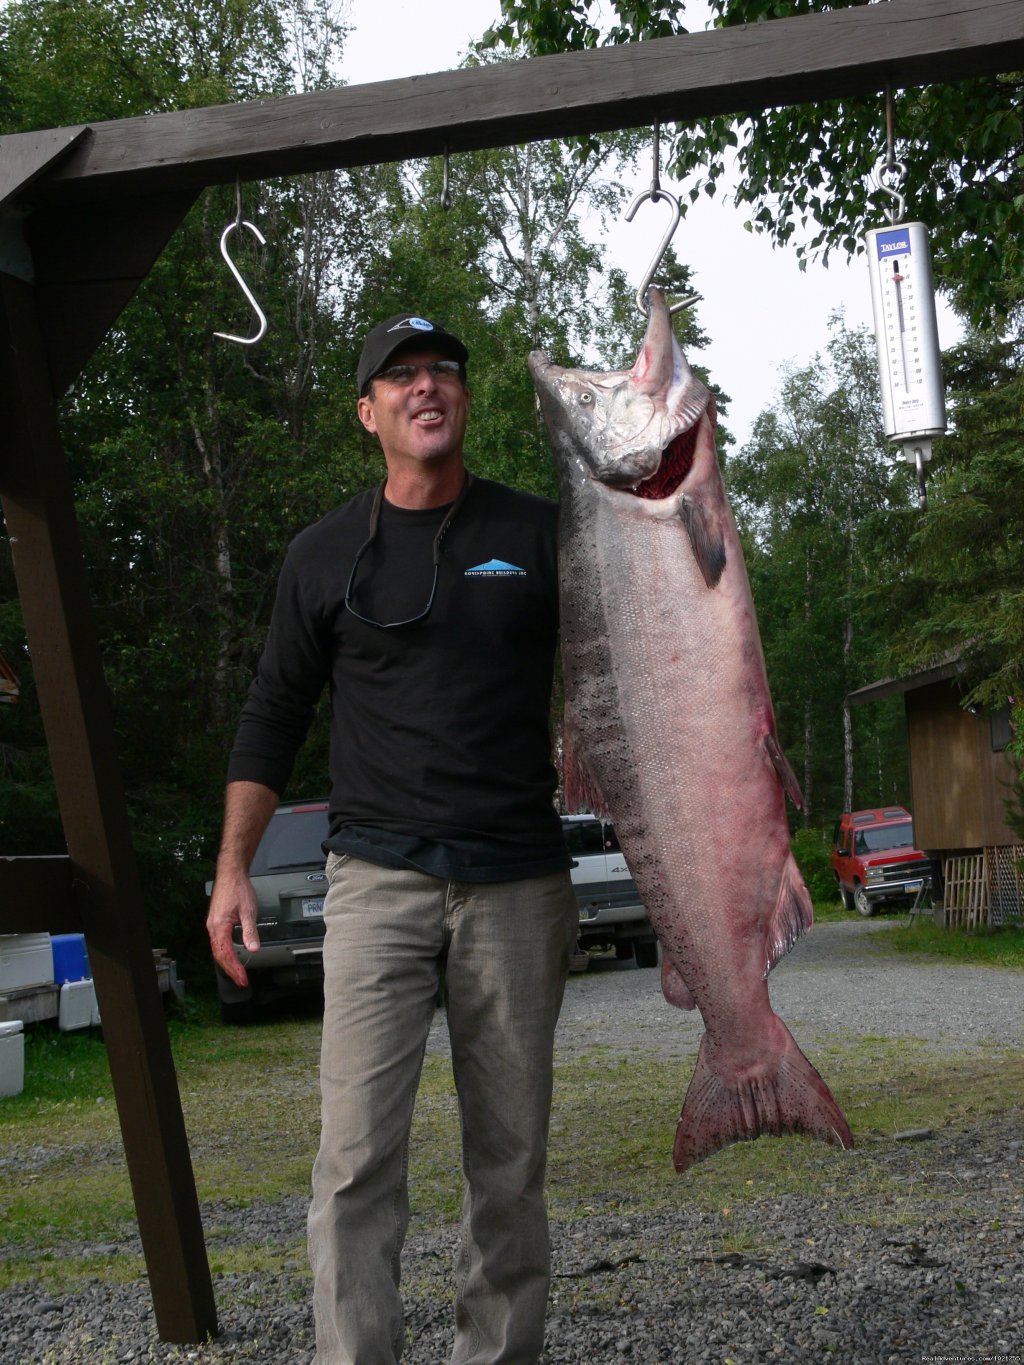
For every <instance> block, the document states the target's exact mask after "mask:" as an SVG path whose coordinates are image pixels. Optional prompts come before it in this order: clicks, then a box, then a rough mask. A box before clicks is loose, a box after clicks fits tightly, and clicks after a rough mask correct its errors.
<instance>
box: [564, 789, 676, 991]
mask: <svg viewBox="0 0 1024 1365" xmlns="http://www.w3.org/2000/svg"><path fill="white" fill-rule="evenodd" d="M562 829H563V831H564V833H565V841H566V843H567V844H568V846H569V854H570V856H571V857H572V860H573V868H572V884H573V888H574V889H575V891H576V900H577V903H578V904H579V910H580V943H581V944H582V946H583V947H584V948H597V947H602V946H604V947H614V949H615V955H616V957H620V958H628V957H635V958H636V963H637V966H638V967H656V966H657V965H658V941H657V939H656V938H655V936H654V931H653V929H652V928H651V926H650V923H649V922H648V919H647V912H646V910H645V909H644V907H643V903H642V902H641V900H640V897H639V895H638V894H637V889H636V884H635V883H634V881H633V878H632V876H631V874H630V871H629V868H628V867H627V866H626V860H625V858H624V857H623V856H622V851H621V849H620V848H619V841H618V840H617V839H616V837H615V830H614V829H613V828H612V826H611V825H610V824H608V822H607V821H605V820H599V819H598V817H597V816H596V815H563V816H562Z"/></svg>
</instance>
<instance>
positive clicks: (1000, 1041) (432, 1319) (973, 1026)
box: [0, 921, 1024, 1365]
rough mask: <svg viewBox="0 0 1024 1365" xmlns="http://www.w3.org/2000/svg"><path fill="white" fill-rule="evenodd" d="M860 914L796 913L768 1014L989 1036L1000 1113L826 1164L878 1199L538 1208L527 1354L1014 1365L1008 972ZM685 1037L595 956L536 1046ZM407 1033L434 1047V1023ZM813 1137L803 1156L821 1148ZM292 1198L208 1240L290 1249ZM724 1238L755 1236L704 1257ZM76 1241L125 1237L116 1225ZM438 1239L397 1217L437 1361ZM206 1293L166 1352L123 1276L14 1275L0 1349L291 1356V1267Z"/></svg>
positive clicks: (830, 1195)
mask: <svg viewBox="0 0 1024 1365" xmlns="http://www.w3.org/2000/svg"><path fill="white" fill-rule="evenodd" d="M875 927H876V926H875V924H874V923H870V922H866V921H865V922H855V921H844V922H842V923H835V924H832V923H828V924H822V925H819V926H817V927H816V929H815V930H814V932H813V933H812V934H811V935H810V936H808V937H807V938H806V939H804V940H802V941H801V942H800V943H799V944H798V945H797V947H796V948H795V949H794V951H793V952H792V953H791V954H790V955H789V956H788V957H787V959H786V960H785V961H784V962H783V963H781V964H780V965H779V967H778V968H777V969H776V971H775V972H774V973H773V976H772V999H773V1002H774V1005H775V1008H776V1010H777V1011H778V1012H779V1013H780V1014H781V1015H782V1016H783V1017H784V1018H785V1019H786V1021H787V1023H788V1024H789V1025H790V1028H791V1029H792V1031H793V1033H794V1034H795V1036H796V1038H797V1041H798V1042H800V1043H801V1044H802V1045H803V1046H805V1047H806V1048H807V1049H808V1051H810V1052H812V1053H813V1051H814V1048H815V1046H816V1045H818V1044H820V1043H825V1042H836V1041H842V1040H845V1039H851V1038H858V1037H863V1036H865V1035H872V1036H884V1037H889V1038H903V1037H905V1038H908V1039H915V1040H922V1041H924V1042H925V1044H926V1047H927V1050H929V1051H932V1052H934V1053H935V1054H936V1055H943V1054H949V1053H953V1052H955V1053H957V1054H963V1053H964V1052H965V1051H975V1050H976V1051H978V1052H984V1051H986V1050H987V1049H989V1048H991V1047H992V1046H993V1045H996V1046H998V1047H999V1048H1000V1049H1005V1048H1007V1047H1009V1048H1011V1049H1013V1050H1015V1051H1016V1052H1018V1053H1019V1054H1020V1055H1017V1056H1013V1055H1012V1054H1011V1055H1010V1056H1009V1057H1008V1058H1007V1060H1006V1062H1005V1065H1007V1066H1012V1067H1015V1068H1016V1069H1017V1074H1018V1077H1019V1079H1020V1083H1021V1104H1020V1106H1018V1108H1017V1109H1016V1111H1015V1112H1013V1113H1011V1114H1009V1115H1004V1116H1002V1117H1000V1118H998V1119H988V1118H984V1119H983V1118H979V1119H978V1120H977V1121H976V1122H974V1123H972V1124H971V1125H970V1126H969V1127H964V1128H960V1129H956V1128H944V1129H939V1130H936V1131H935V1132H933V1133H931V1134H929V1135H928V1136H927V1137H924V1136H921V1137H920V1140H909V1139H908V1140H895V1139H893V1140H885V1141H877V1142H875V1143H870V1142H869V1143H866V1144H864V1145H862V1146H861V1147H860V1148H859V1149H858V1150H857V1151H855V1152H853V1153H850V1154H849V1155H848V1156H845V1157H844V1158H843V1160H844V1161H850V1162H855V1163H858V1164H859V1166H860V1168H861V1170H862V1171H863V1168H864V1166H865V1165H866V1166H867V1167H868V1168H869V1170H870V1171H871V1173H872V1174H873V1173H874V1172H875V1171H876V1170H877V1173H878V1176H879V1179H878V1182H877V1184H878V1186H879V1188H880V1189H881V1188H882V1187H883V1186H884V1188H885V1190H886V1193H885V1194H884V1195H882V1194H878V1195H871V1196H870V1197H868V1196H865V1197H860V1196H850V1195H848V1194H847V1193H845V1192H844V1193H843V1194H842V1196H841V1197H840V1198H839V1199H837V1198H836V1196H835V1191H834V1188H832V1189H831V1190H830V1189H829V1187H828V1186H827V1184H826V1183H825V1181H824V1180H823V1182H822V1185H821V1188H808V1189H807V1190H806V1191H805V1192H804V1193H801V1194H799V1195H785V1196H782V1197H780V1198H772V1199H767V1198H757V1197H753V1196H752V1197H751V1198H750V1200H749V1201H747V1202H746V1203H745V1205H744V1207H742V1208H733V1209H731V1210H730V1211H729V1212H728V1213H727V1214H726V1213H725V1211H723V1212H722V1213H721V1214H714V1215H708V1214H706V1213H701V1212H700V1211H698V1210H696V1209H694V1208H692V1207H688V1206H687V1205H686V1204H685V1203H683V1202H681V1203H680V1206H679V1207H678V1208H677V1209H675V1210H673V1211H672V1212H671V1213H665V1212H659V1213H657V1214H651V1213H649V1212H645V1211H642V1210H639V1209H638V1210H636V1211H635V1212H632V1213H631V1212H629V1211H625V1212H624V1211H623V1210H622V1209H621V1208H619V1209H617V1210H616V1211H615V1212H614V1213H607V1212H600V1211H596V1212H594V1213H592V1214H590V1215H588V1216H586V1217H584V1218H579V1219H575V1220H573V1221H571V1222H559V1221H555V1222H554V1223H553V1225H552V1240H553V1251H554V1271H555V1274H554V1281H553V1286H552V1301H551V1308H550V1313H549V1320H548V1335H547V1351H546V1355H545V1360H546V1361H547V1362H549V1363H550V1365H554V1363H555V1362H597V1363H598V1365H601V1363H602V1362H612V1361H621V1360H626V1361H629V1360H632V1361H642V1362H645V1365H655V1363H656V1362H660V1363H661V1365H684V1363H685V1365H711V1363H712V1362H713V1365H730V1362H731V1363H732V1365H761V1362H773V1361H781V1362H783V1363H784V1365H795V1362H797V1361H809V1362H812V1363H813V1362H819V1361H820V1362H825V1361H838V1362H843V1365H888V1363H889V1362H906V1361H914V1362H923V1361H940V1360H977V1361H981V1360H986V1361H1024V1192H1022V1189H1024V1181H1022V1176H1024V1158H1022V1153H1024V1068H1022V1066H1021V1062H1022V1060H1024V998H1022V992H1021V984H1022V975H1021V973H1020V972H1015V971H1008V970H1005V971H1004V970H999V969H992V968H969V967H958V966H947V965H943V964H923V963H921V962H916V961H912V960H906V959H902V958H897V957H894V956H892V955H890V954H889V953H887V952H884V951H882V950H881V949H880V947H879V945H878V944H877V942H873V941H872V940H873V931H874V929H875ZM699 1033H700V1021H699V1018H696V1017H693V1016H688V1015H683V1014H681V1013H680V1012H679V1011H676V1010H674V1009H671V1008H670V1007H669V1006H668V1005H666V1004H665V1003H664V1001H663V1000H662V999H661V996H660V992H659V990H658V977H657V973H655V972H653V971H640V970H638V969H637V968H636V967H635V966H634V965H633V964H632V963H617V962H613V961H611V960H607V961H601V962H598V963H595V964H593V965H592V967H591V970H590V972H588V973H587V974H586V975H585V976H583V977H579V978H573V979H572V980H571V981H570V983H569V988H568V991H567V996H566V1005H565V1009H564V1011H563V1016H562V1022H561V1024H560V1028H559V1043H558V1047H559V1055H560V1059H561V1060H563V1061H564V1060H567V1059H571V1058H572V1057H573V1056H574V1055H577V1054H579V1053H580V1052H582V1051H586V1050H589V1049H590V1048H592V1047H593V1046H595V1045H596V1044H601V1045H603V1046H605V1047H607V1048H610V1049H612V1050H614V1051H616V1052H619V1051H621V1052H630V1051H633V1050H640V1051H642V1052H645V1053H651V1052H655V1053H658V1054H661V1055H673V1054H674V1053H675V1052H676V1051H677V1050H678V1049H679V1048H680V1046H681V1045H689V1044H691V1043H695V1042H696V1040H697V1038H698V1037H699ZM430 1046H431V1048H432V1049H435V1050H437V1051H443V1050H445V1049H446V1040H445V1034H444V1029H443V1026H442V1025H440V1024H439V1025H438V1027H437V1028H435V1030H434V1032H433V1034H432V1037H431V1043H430ZM822 1150H823V1156H822V1162H821V1164H822V1167H823V1168H824V1167H825V1166H826V1164H828V1163H829V1162H831V1160H832V1157H831V1154H829V1153H828V1151H827V1149H824V1148H823V1149H822ZM857 1184H858V1186H861V1185H862V1184H863V1182H857ZM892 1191H896V1193H895V1194H893V1193H892ZM904 1191H905V1195H904V1194H903V1192H904ZM904 1199H905V1202H906V1204H907V1205H908V1206H910V1204H911V1201H913V1212H914V1217H912V1218H908V1219H907V1220H906V1225H905V1226H901V1221H900V1218H899V1217H898V1216H895V1217H894V1216H893V1209H892V1206H893V1203H894V1201H895V1202H896V1204H897V1213H898V1212H899V1208H898V1205H899V1203H900V1201H903V1200H904ZM883 1203H885V1204H887V1205H889V1208H888V1209H887V1210H884V1211H883V1209H882V1207H881V1205H882V1204H883ZM305 1211H306V1210H305V1200H304V1199H294V1198H293V1199H288V1200H286V1201H283V1202H281V1203H275V1204H259V1203H257V1204H256V1205H255V1206H254V1207H251V1208H247V1209H244V1210H238V1209H231V1208H223V1207H207V1208H204V1210H203V1212H204V1218H205V1220H206V1222H207V1225H208V1226H210V1225H214V1224H215V1225H216V1227H217V1228H218V1229H219V1230H221V1231H220V1241H219V1244H220V1245H224V1244H225V1243H230V1242H232V1241H234V1242H236V1244H237V1245H239V1246H244V1245H246V1244H249V1243H252V1242H264V1241H267V1242H270V1243H276V1244H288V1243H290V1242H292V1241H294V1240H295V1239H297V1238H299V1237H301V1236H302V1232H303V1225H304V1220H305ZM883 1212H884V1213H885V1216H884V1217H883V1216H881V1215H882V1214H883ZM726 1219H728V1222H726ZM745 1233H748V1234H749V1235H748V1236H747V1237H746V1238H745V1237H744V1234H745ZM726 1234H728V1235H729V1237H730V1239H731V1244H732V1245H744V1243H745V1244H746V1245H749V1246H756V1247H757V1248H759V1249H758V1250H757V1251H756V1252H750V1253H749V1254H747V1253H744V1252H735V1253H732V1254H725V1255H723V1254H716V1252H715V1250H714V1248H716V1247H720V1246H721V1245H722V1239H723V1237H724V1236H725V1235H726ZM0 1236H2V1234H0ZM764 1248H769V1250H765V1249H764ZM92 1250H93V1251H94V1252H96V1251H101V1252H103V1251H105V1252H107V1253H112V1252H114V1251H115V1250H117V1251H121V1250H129V1251H130V1250H137V1241H136V1243H135V1244H134V1245H133V1244H132V1242H131V1241H130V1240H129V1241H128V1242H126V1244H125V1245H124V1246H123V1247H122V1246H118V1247H116V1248H115V1247H113V1246H112V1247H109V1248H92ZM453 1254H454V1236H453V1233H452V1230H451V1228H449V1227H429V1226H422V1225H421V1226H416V1225H415V1224H414V1228H413V1231H412V1233H411V1235H410V1239H409V1242H408V1245H407V1250H406V1256H405V1262H404V1265H405V1283H406V1298H407V1307H408V1326H409V1338H410V1348H409V1351H408V1353H407V1356H406V1360H407V1361H408V1362H409V1365H442V1363H443V1362H444V1361H446V1360H447V1355H448V1351H449V1349H450V1339H451V1338H450V1328H449V1322H450V1317H451V1313H450V1292H451V1291H450V1273H449V1272H450V1267H451V1263H452V1257H453ZM215 1287H216V1293H217V1302H218V1312H219V1315H220V1322H221V1327H222V1335H221V1337H220V1338H219V1339H218V1340H217V1341H216V1342H214V1343H211V1344H209V1345H206V1346H201V1347H171V1346H167V1345H164V1344H161V1343H158V1342H157V1341H156V1334H155V1330H154V1326H153V1319H152V1311H151V1306H150V1300H149V1293H148V1287H147V1284H146V1283H145V1282H144V1281H142V1282H135V1283H129V1284H126V1285H121V1286H110V1285H102V1284H100V1283H99V1282H95V1283H92V1284H88V1285H86V1287H85V1288H83V1289H82V1290H80V1291H78V1292H76V1293H73V1294H71V1295H69V1296H67V1297H66V1298H63V1299H61V1300H58V1299H56V1298H55V1297H54V1296H53V1295H52V1293H48V1291H47V1289H46V1286H45V1284H40V1283H31V1284H25V1285H20V1286H16V1287H14V1288H11V1289H9V1290H7V1291H6V1293H5V1295H4V1301H3V1304H2V1306H0V1365H29V1363H30V1362H31V1365H71V1363H72V1362H74V1365H114V1362H135V1363H136V1365H154V1363H155V1362H159V1363H160V1365H171V1362H174V1365H179V1362H185V1361H196V1362H201V1363H202V1365H236V1362H247V1363H248V1365H306V1362H307V1361H308V1360H309V1358H310V1355H311V1315H310V1310H309V1303H308V1291H309V1282H308V1278H307V1276H306V1273H305V1267H304V1266H303V1265H301V1264H299V1263H296V1264H294V1266H286V1268H285V1270H284V1271H283V1272H282V1273H280V1274H277V1275H267V1274H261V1275H260V1276H259V1278H258V1279H255V1278H252V1277H251V1276H247V1275H245V1274H230V1275H223V1276H220V1277H218V1278H217V1280H216V1282H215Z"/></svg>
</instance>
